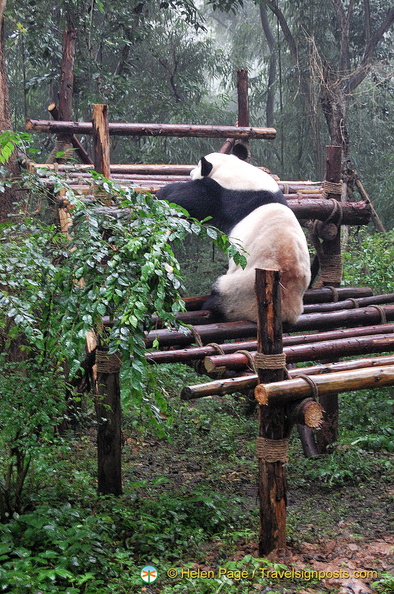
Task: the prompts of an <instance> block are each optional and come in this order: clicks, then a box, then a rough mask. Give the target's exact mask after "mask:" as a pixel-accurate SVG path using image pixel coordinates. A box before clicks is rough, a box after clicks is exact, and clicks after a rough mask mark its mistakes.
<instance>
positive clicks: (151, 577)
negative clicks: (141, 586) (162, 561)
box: [141, 565, 157, 584]
mask: <svg viewBox="0 0 394 594" xmlns="http://www.w3.org/2000/svg"><path fill="white" fill-rule="evenodd" d="M141 578H142V579H143V580H144V582H147V583H148V584H152V583H153V582H155V581H156V580H157V569H156V567H153V565H146V566H145V567H143V568H142V569H141Z"/></svg>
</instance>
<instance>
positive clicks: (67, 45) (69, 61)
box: [47, 29, 77, 163]
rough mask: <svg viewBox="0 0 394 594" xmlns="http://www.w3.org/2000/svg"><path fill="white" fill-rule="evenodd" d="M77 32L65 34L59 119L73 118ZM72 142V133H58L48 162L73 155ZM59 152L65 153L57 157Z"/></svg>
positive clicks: (70, 30)
mask: <svg viewBox="0 0 394 594" xmlns="http://www.w3.org/2000/svg"><path fill="white" fill-rule="evenodd" d="M76 39H77V34H76V31H74V30H73V29H69V30H68V31H65V32H64V34H63V50H62V65H61V75H60V84H59V91H58V99H59V109H58V117H57V119H59V120H63V121H71V120H72V104H73V92H74V60H75V46H76ZM72 148H73V146H72V142H71V135H70V134H58V135H57V138H56V142H55V146H54V148H53V150H52V151H51V154H50V155H49V156H48V158H47V163H54V162H58V163H63V162H64V161H66V160H67V158H68V157H72V152H71V151H72ZM58 153H65V154H64V155H62V156H61V157H57V156H56V155H57V154H58Z"/></svg>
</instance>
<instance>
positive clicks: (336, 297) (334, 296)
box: [324, 256, 339, 303]
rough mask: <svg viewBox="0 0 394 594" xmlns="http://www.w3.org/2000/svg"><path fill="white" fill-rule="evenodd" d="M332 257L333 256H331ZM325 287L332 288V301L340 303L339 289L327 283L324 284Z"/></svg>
mask: <svg viewBox="0 0 394 594" xmlns="http://www.w3.org/2000/svg"><path fill="white" fill-rule="evenodd" d="M330 258H331V256H330ZM324 288H325V289H330V291H331V293H332V301H333V303H338V301H339V293H338V291H337V288H336V287H333V286H332V285H325V286H324Z"/></svg>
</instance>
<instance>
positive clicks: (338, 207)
mask: <svg viewBox="0 0 394 594" xmlns="http://www.w3.org/2000/svg"><path fill="white" fill-rule="evenodd" d="M330 202H331V204H332V211H331V212H330V214H329V215H328V217H327V218H326V220H325V221H324V224H325V225H327V223H329V222H330V221H331V220H332V219H333V218H334V217H335V216H336V215H337V214H339V216H338V220H337V221H336V223H335V224H336V225H337V226H338V227H339V226H340V225H341V224H342V221H343V207H342V204H341V203H340V202H338V200H335V198H330Z"/></svg>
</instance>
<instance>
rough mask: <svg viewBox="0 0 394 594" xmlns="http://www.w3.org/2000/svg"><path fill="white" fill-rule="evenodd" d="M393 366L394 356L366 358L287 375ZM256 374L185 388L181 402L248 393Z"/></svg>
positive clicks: (289, 371)
mask: <svg viewBox="0 0 394 594" xmlns="http://www.w3.org/2000/svg"><path fill="white" fill-rule="evenodd" d="M386 365H394V355H386V356H382V357H366V358H363V359H355V360H349V361H340V362H338V363H326V364H324V365H313V366H310V367H298V368H297V369H288V374H289V375H290V377H291V378H294V377H295V376H297V375H298V374H300V373H304V374H307V375H320V374H322V373H328V374H330V376H331V373H332V372H335V371H348V370H352V369H365V368H367V367H379V366H386ZM257 381H258V377H257V374H250V375H248V376H245V377H235V378H230V379H220V380H213V381H210V382H205V383H203V384H196V385H194V386H185V387H184V388H183V389H182V393H181V398H182V400H193V399H196V398H204V397H206V396H215V395H216V396H225V395H226V394H233V393H235V392H248V391H249V390H253V389H254V388H255V387H256V385H257Z"/></svg>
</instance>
